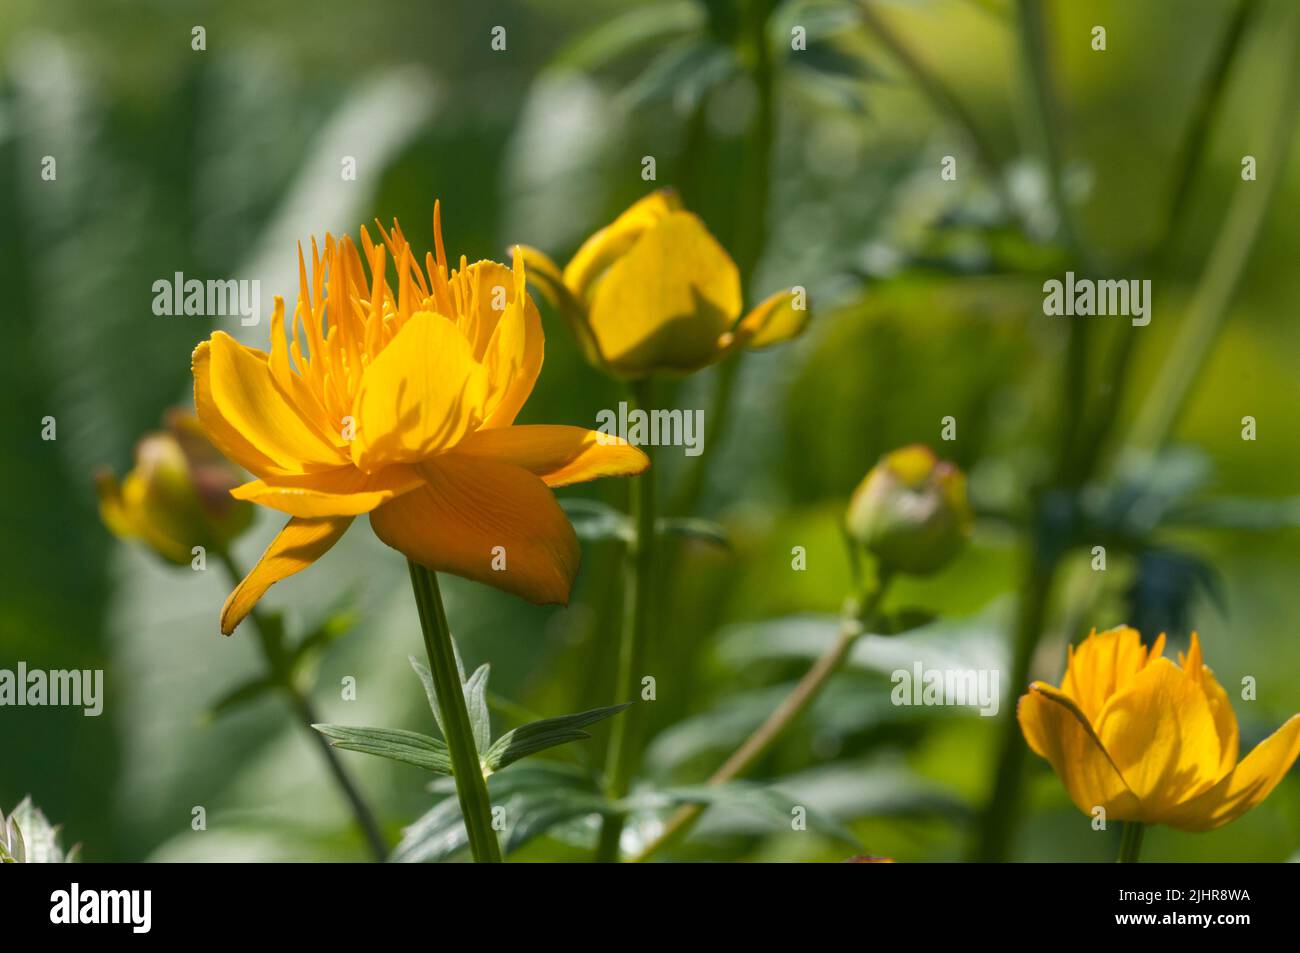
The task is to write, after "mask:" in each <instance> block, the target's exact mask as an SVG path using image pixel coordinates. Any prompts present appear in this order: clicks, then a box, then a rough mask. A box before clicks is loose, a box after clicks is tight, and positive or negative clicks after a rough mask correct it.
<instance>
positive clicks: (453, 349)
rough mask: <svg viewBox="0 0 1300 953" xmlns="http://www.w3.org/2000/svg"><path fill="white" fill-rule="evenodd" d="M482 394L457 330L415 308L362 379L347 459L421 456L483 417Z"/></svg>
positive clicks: (483, 385) (370, 464)
mask: <svg viewBox="0 0 1300 953" xmlns="http://www.w3.org/2000/svg"><path fill="white" fill-rule="evenodd" d="M487 396H488V378H487V373H486V372H485V371H484V369H483V367H482V365H480V364H479V363H478V362H477V361H475V360H474V356H473V354H472V353H471V352H470V346H469V342H468V341H467V340H466V338H465V336H464V335H463V334H462V333H461V331H460V330H459V329H458V328H457V327H456V325H455V324H454V323H452V322H451V321H450V320H448V319H447V318H444V317H443V316H442V315H438V314H434V313H432V312H430V311H418V312H416V313H415V314H413V315H412V316H411V318H410V320H409V321H407V322H406V324H405V325H404V326H403V327H402V330H401V331H399V332H398V333H397V336H396V337H395V338H393V340H392V341H391V342H390V343H389V345H388V346H387V347H386V348H384V349H383V350H382V351H380V353H379V356H378V357H377V358H375V359H374V361H373V362H371V364H370V365H369V366H368V367H367V368H366V371H365V375H364V376H363V377H362V379H361V387H360V389H359V390H358V391H357V396H356V400H355V401H354V402H353V411H352V415H353V417H354V418H355V419H356V438H355V439H354V440H353V442H352V460H353V462H354V463H356V465H357V466H359V467H360V468H361V469H363V470H365V471H367V472H370V473H374V472H377V471H379V470H381V469H383V468H384V467H386V466H389V465H391V464H394V463H416V462H418V461H420V460H424V459H426V458H428V457H430V456H432V455H433V454H435V453H437V452H438V451H439V450H442V449H445V448H447V447H450V446H453V445H454V444H456V443H457V442H458V441H459V440H460V439H461V438H462V437H464V436H465V434H466V433H468V432H469V431H471V430H475V429H477V428H478V427H479V425H480V424H482V422H483V408H484V403H485V402H486V400H487Z"/></svg>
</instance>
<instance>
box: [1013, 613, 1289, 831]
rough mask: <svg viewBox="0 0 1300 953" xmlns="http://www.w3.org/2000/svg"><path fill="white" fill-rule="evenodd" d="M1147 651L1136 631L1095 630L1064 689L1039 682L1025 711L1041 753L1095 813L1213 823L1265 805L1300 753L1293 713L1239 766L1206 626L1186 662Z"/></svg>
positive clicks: (1074, 658) (1202, 827) (1233, 722)
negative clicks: (1208, 654) (1204, 642)
mask: <svg viewBox="0 0 1300 953" xmlns="http://www.w3.org/2000/svg"><path fill="white" fill-rule="evenodd" d="M1164 644H1165V637H1164V636H1163V635H1161V636H1160V637H1159V638H1158V639H1156V642H1155V645H1154V646H1152V648H1151V650H1150V652H1149V653H1148V651H1147V649H1146V646H1144V645H1143V644H1142V641H1141V636H1139V635H1138V633H1137V631H1136V630H1134V629H1130V628H1118V629H1111V630H1110V631H1109V632H1102V633H1101V634H1098V633H1097V632H1095V631H1094V632H1093V633H1092V634H1091V635H1089V636H1088V638H1087V639H1085V640H1084V642H1083V643H1082V644H1081V645H1080V646H1079V647H1078V648H1077V649H1076V648H1073V647H1072V648H1071V650H1070V659H1069V664H1068V665H1067V667H1066V671H1065V678H1064V679H1063V680H1062V682H1061V687H1060V688H1059V689H1058V688H1053V687H1052V686H1050V685H1046V684H1044V683H1042V682H1034V683H1033V684H1032V685H1031V686H1030V687H1029V692H1028V694H1026V695H1023V696H1021V699H1020V704H1019V707H1018V708H1017V717H1018V718H1019V719H1020V727H1021V730H1022V731H1023V732H1024V734H1025V740H1026V741H1027V742H1028V743H1029V747H1030V748H1032V749H1033V750H1034V752H1035V753H1036V754H1038V755H1041V756H1042V757H1044V758H1046V759H1047V760H1048V761H1050V762H1051V765H1052V768H1053V769H1055V771H1056V774H1057V776H1058V777H1060V779H1061V781H1062V782H1063V783H1064V784H1065V788H1066V790H1067V791H1068V792H1069V794H1070V799H1071V800H1072V801H1074V803H1075V806H1076V807H1078V808H1079V810H1081V811H1083V812H1084V813H1086V814H1091V813H1092V812H1093V810H1094V808H1096V807H1102V808H1105V810H1106V819H1107V820H1108V821H1110V820H1118V821H1137V822H1140V823H1143V824H1168V825H1169V826H1170V827H1176V828H1178V829H1179V830H1185V831H1208V830H1213V829H1214V828H1216V827H1221V826H1223V825H1224V824H1227V823H1228V822H1229V821H1232V820H1235V819H1236V818H1238V817H1240V816H1241V815H1242V814H1244V813H1246V812H1247V811H1248V810H1250V809H1251V808H1252V807H1254V806H1255V805H1256V804H1259V803H1260V802H1261V801H1263V800H1264V798H1266V797H1268V795H1269V793H1270V792H1271V791H1272V790H1273V788H1274V787H1276V786H1277V783H1278V782H1279V781H1281V780H1282V778H1283V776H1284V775H1285V774H1286V773H1287V771H1288V770H1290V768H1291V765H1292V763H1294V762H1295V760H1296V756H1297V755H1300V715H1293V716H1292V717H1291V718H1290V719H1288V720H1287V722H1286V724H1284V725H1283V726H1282V727H1281V728H1279V729H1278V730H1277V731H1275V732H1274V733H1273V734H1272V735H1270V736H1269V737H1268V738H1266V739H1264V740H1263V741H1262V742H1260V743H1259V745H1257V746H1256V747H1255V750H1253V751H1252V752H1251V753H1250V754H1248V755H1247V756H1246V757H1245V758H1244V759H1242V760H1241V762H1240V763H1238V761H1237V753H1238V752H1237V718H1236V716H1235V715H1234V714H1233V711H1232V705H1231V704H1230V702H1229V701H1228V695H1227V693H1226V692H1225V691H1224V690H1223V688H1222V687H1221V686H1220V685H1219V683H1218V682H1217V681H1215V679H1214V674H1213V673H1212V672H1211V671H1210V669H1209V668H1208V667H1207V666H1206V665H1204V664H1203V662H1202V660H1201V645H1200V640H1199V639H1198V638H1197V636H1196V634H1195V633H1193V634H1192V644H1191V647H1190V648H1189V649H1188V652H1187V655H1186V657H1184V656H1183V654H1182V653H1181V652H1180V653H1179V657H1178V660H1179V664H1178V665H1175V664H1174V663H1173V662H1172V661H1170V660H1169V659H1166V658H1162V657H1161V652H1162V651H1163V649H1164Z"/></svg>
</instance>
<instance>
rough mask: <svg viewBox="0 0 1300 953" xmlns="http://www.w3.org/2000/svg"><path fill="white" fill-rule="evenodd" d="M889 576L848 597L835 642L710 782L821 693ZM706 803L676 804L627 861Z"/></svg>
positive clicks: (766, 745)
mask: <svg viewBox="0 0 1300 953" xmlns="http://www.w3.org/2000/svg"><path fill="white" fill-rule="evenodd" d="M889 578H890V577H889V575H888V574H886V573H883V572H882V573H881V574H880V576H879V577H878V578H877V580H876V583H875V585H874V586H873V587H872V589H871V591H870V592H869V593H867V595H866V596H865V597H864V598H862V599H859V600H855V601H853V602H852V603H851V604H850V607H848V608H846V611H845V613H844V616H843V618H842V620H841V623H840V629H839V633H838V635H837V636H836V639H835V642H834V644H833V645H831V647H830V648H829V649H827V650H826V652H825V653H824V654H823V655H822V656H821V657H820V658H818V659H817V661H816V662H814V663H813V666H812V668H810V669H808V671H807V672H806V673H805V674H804V677H803V678H801V679H800V680H799V684H798V685H796V686H795V687H794V689H793V690H792V691H791V692H790V694H789V695H787V696H786V697H785V699H784V700H783V701H782V702H781V704H780V705H778V706H777V707H776V709H775V710H774V711H773V712H772V714H770V715H769V716H768V717H767V720H766V721H764V722H763V724H761V725H759V726H758V728H756V729H755V730H754V732H753V734H751V735H750V736H749V737H748V738H746V739H745V741H744V743H743V744H742V745H741V746H740V747H739V748H737V749H736V750H735V751H733V752H732V754H731V757H729V758H727V760H726V761H725V762H724V763H723V765H722V767H720V768H718V770H717V771H715V772H714V773H713V775H712V777H710V778H709V781H708V783H709V784H710V785H719V784H726V783H727V782H728V781H731V780H732V779H734V778H737V777H739V776H740V775H742V774H744V773H745V772H746V771H748V770H749V769H750V768H752V767H753V766H754V765H755V764H757V763H758V761H759V760H760V759H761V758H762V757H763V756H764V755H765V754H767V753H768V752H769V751H770V750H772V745H774V744H775V743H776V741H777V739H778V738H780V737H781V735H782V734H783V733H784V732H785V730H786V729H787V728H789V727H790V725H792V724H794V722H796V721H798V720H799V718H800V716H802V715H803V713H804V712H806V711H807V710H808V707H809V706H810V705H812V703H813V701H814V700H815V699H816V698H817V696H818V695H820V694H821V691H822V689H823V688H825V687H826V683H827V682H829V681H830V679H831V676H832V675H834V674H835V673H836V672H837V671H839V669H840V666H841V665H843V664H844V660H845V659H846V658H847V657H848V654H849V651H850V650H851V649H852V648H853V646H854V644H855V643H856V642H857V640H858V638H859V637H860V636H861V635H862V634H863V633H864V632H865V631H866V629H867V626H869V625H870V624H871V622H872V621H874V619H875V617H876V610H877V609H879V608H880V603H881V600H882V599H884V597H885V590H886V589H887V588H888V586H889ZM706 807H707V805H704V804H688V805H686V806H684V807H681V808H679V809H678V810H677V811H676V813H674V814H673V816H672V817H670V818H669V819H668V823H667V824H666V825H665V826H664V829H663V830H662V831H661V832H660V834H659V836H658V837H656V838H655V839H654V840H653V841H651V842H650V843H649V844H647V845H646V846H645V847H644V848H643V849H642V850H641V852H640V853H639V854H637V855H636V856H635V857H633V858H632V861H633V862H634V863H641V862H643V861H646V860H649V859H650V857H651V855H653V854H654V853H656V852H657V851H658V850H660V849H661V848H663V847H665V846H667V845H668V844H669V843H670V842H672V841H674V840H676V839H677V838H679V837H682V836H683V835H685V833H686V832H687V831H689V830H690V829H691V828H692V827H693V826H694V825H695V822H696V821H697V820H698V819H699V817H700V815H701V814H703V813H704V811H705V810H706Z"/></svg>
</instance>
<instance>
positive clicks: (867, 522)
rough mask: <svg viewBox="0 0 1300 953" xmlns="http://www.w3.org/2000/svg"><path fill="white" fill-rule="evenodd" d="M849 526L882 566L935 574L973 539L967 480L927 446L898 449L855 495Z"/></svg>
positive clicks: (849, 510) (867, 478)
mask: <svg viewBox="0 0 1300 953" xmlns="http://www.w3.org/2000/svg"><path fill="white" fill-rule="evenodd" d="M845 523H846V526H847V528H848V532H849V535H850V536H851V537H852V538H853V539H854V540H856V541H857V542H859V543H861V544H862V545H863V546H865V547H866V549H867V550H868V551H869V552H870V553H872V554H873V555H874V556H875V557H876V558H877V559H879V560H880V562H881V565H882V567H883V568H885V569H889V570H895V571H898V572H906V573H911V574H913V575H918V576H924V575H929V574H930V573H933V572H937V571H938V570H940V569H942V568H943V567H944V566H945V565H947V564H948V563H949V562H950V561H951V560H952V558H953V557H954V556H956V555H957V553H958V552H959V551H960V550H961V548H962V546H963V545H964V544H965V542H966V539H967V537H968V536H969V535H970V524H971V513H970V505H969V504H968V502H967V500H966V477H965V475H964V474H963V473H962V472H961V470H959V469H958V468H957V466H956V465H955V464H952V463H949V462H948V461H946V460H940V459H939V458H938V457H936V456H935V454H934V452H933V451H931V450H930V448H929V447H925V446H922V445H921V444H912V445H911V446H908V447H903V448H902V449H900V450H895V451H893V452H892V453H888V454H886V455H885V456H884V457H882V458H881V460H880V462H879V463H878V464H876V465H875V466H874V467H872V469H871V472H869V473H868V474H867V475H866V477H865V478H864V479H863V481H862V482H861V483H860V484H858V488H857V489H856V490H854V491H853V498H852V500H850V501H849V509H848V512H847V514H846V515H845Z"/></svg>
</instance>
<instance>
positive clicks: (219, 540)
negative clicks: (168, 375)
mask: <svg viewBox="0 0 1300 953" xmlns="http://www.w3.org/2000/svg"><path fill="white" fill-rule="evenodd" d="M166 425H167V429H166V430H162V431H158V432H155V433H150V434H146V435H145V436H144V437H142V438H141V439H140V442H139V443H138V444H136V448H135V466H134V467H133V468H132V469H131V472H130V473H128V474H127V475H126V476H125V477H124V478H123V479H122V481H121V482H120V483H119V482H118V480H117V478H116V477H115V476H113V474H112V473H110V472H108V471H107V470H103V471H100V472H99V473H97V474H96V475H95V487H96V489H97V491H98V493H99V513H100V517H101V518H102V519H103V521H104V523H105V525H106V526H108V528H109V529H110V530H112V531H113V533H114V534H115V535H116V536H118V537H119V538H121V539H139V540H142V541H144V542H145V543H146V544H147V545H148V546H149V547H150V548H151V549H153V550H154V552H156V553H158V555H160V556H162V557H163V558H164V559H166V560H168V561H170V562H174V563H178V564H185V563H188V562H190V561H191V559H192V558H193V548H194V547H195V546H202V547H204V548H205V549H208V548H212V547H217V548H223V547H225V546H227V545H229V544H230V542H231V541H232V540H234V539H235V537H237V536H238V535H239V534H240V533H242V532H243V531H244V529H246V528H247V527H248V525H249V523H250V522H252V518H253V508H252V507H251V506H250V505H249V504H247V503H240V502H238V501H236V500H232V499H231V498H230V490H231V488H232V487H234V486H235V485H236V484H238V483H239V474H238V472H236V470H235V468H234V467H232V466H230V465H229V464H228V463H226V461H225V460H223V459H221V456H220V455H219V454H218V453H217V452H216V450H215V449H214V448H213V447H212V444H210V443H208V441H207V440H206V439H205V438H204V436H203V432H202V430H200V429H199V422H198V421H197V420H196V419H195V418H194V416H193V415H192V414H189V413H184V412H181V411H173V412H171V413H169V414H168V415H167V420H166Z"/></svg>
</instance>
